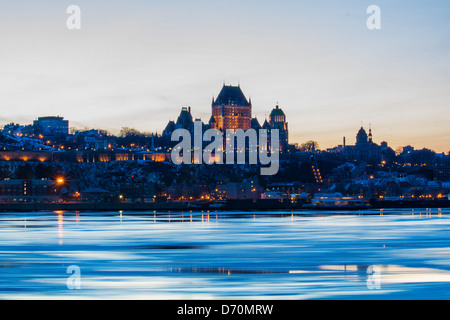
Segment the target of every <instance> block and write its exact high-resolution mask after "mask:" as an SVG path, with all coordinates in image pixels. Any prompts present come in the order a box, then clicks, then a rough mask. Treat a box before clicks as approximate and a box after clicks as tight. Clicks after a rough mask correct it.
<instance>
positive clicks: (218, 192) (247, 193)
mask: <svg viewBox="0 0 450 320" xmlns="http://www.w3.org/2000/svg"><path fill="white" fill-rule="evenodd" d="M262 192H263V189H262V187H261V186H259V184H258V181H257V180H256V179H246V180H244V181H242V182H228V183H227V184H218V185H216V188H215V189H214V192H213V193H212V194H213V196H214V198H215V199H216V200H243V199H250V200H253V201H256V200H258V199H260V198H261V193H262Z"/></svg>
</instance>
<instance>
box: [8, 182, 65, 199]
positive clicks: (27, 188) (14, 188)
mask: <svg viewBox="0 0 450 320" xmlns="http://www.w3.org/2000/svg"><path fill="white" fill-rule="evenodd" d="M58 199H59V196H58V187H57V185H56V183H55V182H53V181H51V180H47V179H42V180H41V179H5V180H3V181H0V202H47V201H50V202H51V201H57V200H58Z"/></svg>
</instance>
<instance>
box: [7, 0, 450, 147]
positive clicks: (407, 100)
mask: <svg viewBox="0 0 450 320" xmlns="http://www.w3.org/2000/svg"><path fill="white" fill-rule="evenodd" d="M69 4H71V3H62V4H54V3H51V2H50V1H39V2H37V3H36V2H27V1H22V2H20V3H13V4H8V5H5V6H4V7H5V8H4V10H2V13H0V29H1V30H2V42H3V46H2V47H3V50H2V53H1V62H0V65H1V67H2V70H4V72H2V75H1V76H0V84H1V86H0V104H1V105H2V109H3V110H4V112H3V113H2V114H1V115H0V126H3V125H5V124H7V123H10V122H19V123H21V124H27V123H32V121H33V120H35V119H36V118H37V117H38V116H46V115H61V116H64V117H65V119H68V120H70V121H71V126H72V127H77V128H80V129H82V128H84V127H88V128H98V129H106V130H109V131H111V132H112V133H113V134H117V133H118V131H119V130H120V128H121V127H133V128H136V129H138V130H140V131H149V132H158V133H161V132H162V131H163V130H164V127H165V125H166V123H167V121H168V120H174V119H175V118H176V116H177V115H178V113H179V110H180V109H181V107H187V106H190V107H191V108H192V110H193V116H194V117H195V118H201V120H202V121H203V122H207V121H208V119H209V116H210V103H211V98H212V96H217V95H218V94H219V92H220V88H221V86H222V84H223V83H226V84H230V85H237V84H240V86H241V88H242V90H243V92H244V94H245V95H246V97H247V98H251V100H252V105H253V116H254V117H256V118H257V119H258V120H259V121H260V122H261V123H262V122H264V119H265V118H268V113H269V112H270V110H271V109H273V108H274V107H275V106H276V105H277V104H279V105H280V107H281V108H283V110H284V111H285V113H286V116H287V119H288V121H289V124H290V141H291V142H292V143H295V142H297V143H302V142H305V141H307V140H315V141H317V142H318V143H319V145H320V147H321V149H326V148H331V147H334V146H336V145H338V144H342V138H343V137H344V136H345V137H346V139H347V141H348V143H349V144H351V143H353V139H354V137H355V135H356V131H357V129H358V128H359V127H360V125H361V121H362V124H363V126H364V127H365V128H366V129H368V127H369V124H371V126H372V130H373V132H374V141H375V142H377V143H380V142H381V141H387V142H388V144H389V145H390V146H391V147H392V148H393V149H395V148H396V147H399V146H406V145H412V146H414V147H416V148H418V149H420V148H423V147H426V148H430V149H433V150H435V151H436V152H445V153H447V152H448V151H449V148H450V147H449V145H448V138H450V132H449V129H448V119H450V111H449V108H448V104H449V102H450V94H449V93H448V87H449V83H450V79H449V74H450V73H449V72H448V71H449V70H448V69H449V66H450V64H449V63H448V62H449V59H450V58H449V57H450V54H449V52H450V45H449V44H448V41H446V40H447V39H448V35H449V30H450V28H449V22H448V19H446V17H447V15H446V13H448V12H449V5H448V3H446V2H443V1H438V2H435V3H433V4H428V3H427V4H425V3H423V4H421V3H414V4H411V3H409V2H406V1H398V2H396V3H395V4H392V3H389V2H387V1H377V3H376V4H377V5H379V6H380V7H381V12H382V23H381V26H382V28H381V30H368V29H367V27H366V20H367V18H368V16H369V15H368V14H367V13H366V8H367V7H368V6H369V5H371V4H372V3H369V2H364V3H363V4H354V3H351V2H344V3H340V4H339V5H338V4H336V3H334V2H331V1H323V2H321V3H320V4H317V3H315V4H313V3H310V2H306V3H296V2H292V1H283V2H282V3H280V2H277V4H275V2H271V1H267V2H264V3H259V2H258V3H257V2H254V1H248V2H245V3H238V2H235V1H229V2H228V5H225V4H219V3H211V2H205V1H194V2H190V3H189V4H186V3H182V2H179V1H172V2H169V3H167V2H159V1H151V2H148V3H145V4H143V3H137V2H135V1H131V2H130V1H129V2H125V1H118V2H116V3H113V4H110V3H106V2H103V1H99V2H96V3H95V4H92V3H89V2H86V1H77V5H79V6H80V8H81V19H82V29H81V30H72V31H70V30H67V28H66V25H65V20H66V18H67V14H66V12H65V9H66V8H67V6H68V5H69ZM186 13H189V14H186Z"/></svg>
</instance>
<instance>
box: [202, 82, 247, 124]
mask: <svg viewBox="0 0 450 320" xmlns="http://www.w3.org/2000/svg"><path fill="white" fill-rule="evenodd" d="M211 108H212V116H211V119H210V121H209V124H210V125H211V127H212V128H213V129H220V130H223V131H225V130H228V129H234V130H237V129H242V130H248V129H250V128H251V120H252V103H251V100H247V98H246V97H245V96H244V93H243V92H242V90H241V88H240V86H237V87H235V86H226V85H224V86H223V88H222V90H221V91H220V93H219V95H218V96H217V98H216V99H214V98H213V100H212V104H211Z"/></svg>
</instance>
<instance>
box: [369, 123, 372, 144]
mask: <svg viewBox="0 0 450 320" xmlns="http://www.w3.org/2000/svg"><path fill="white" fill-rule="evenodd" d="M369 143H372V125H371V124H369Z"/></svg>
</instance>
